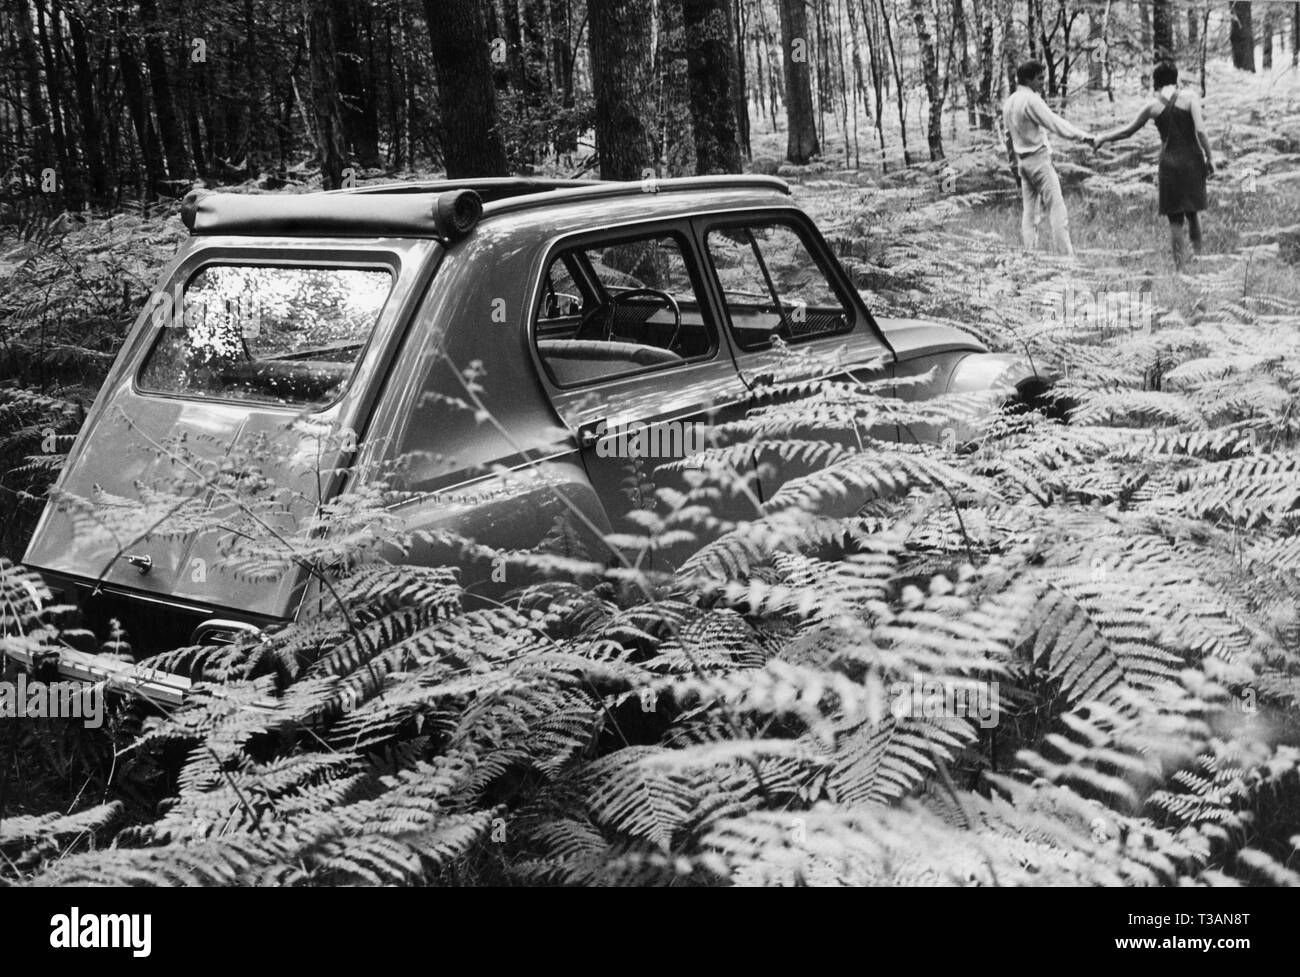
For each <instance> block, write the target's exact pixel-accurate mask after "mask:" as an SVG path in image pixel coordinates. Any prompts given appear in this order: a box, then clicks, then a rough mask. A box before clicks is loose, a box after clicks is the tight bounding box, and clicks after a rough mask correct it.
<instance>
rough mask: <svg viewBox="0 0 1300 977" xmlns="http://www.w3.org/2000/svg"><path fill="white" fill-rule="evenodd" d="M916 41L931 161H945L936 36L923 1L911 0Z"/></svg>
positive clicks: (941, 95) (942, 99) (942, 95)
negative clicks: (927, 113)
mask: <svg viewBox="0 0 1300 977" xmlns="http://www.w3.org/2000/svg"><path fill="white" fill-rule="evenodd" d="M909 4H910V6H911V9H912V23H913V25H914V26H915V27H916V39H917V42H918V43H919V44H920V46H921V69H922V71H923V72H924V77H925V94H926V97H927V99H928V100H929V102H930V119H929V125H928V126H927V128H926V141H927V142H928V143H929V147H930V159H931V160H940V159H943V102H944V92H943V85H942V83H941V81H940V79H939V58H938V55H937V54H936V53H935V49H934V35H933V34H931V33H930V25H929V24H927V23H926V20H925V4H924V2H923V0H909Z"/></svg>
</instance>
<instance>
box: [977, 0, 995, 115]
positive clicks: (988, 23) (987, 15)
mask: <svg viewBox="0 0 1300 977" xmlns="http://www.w3.org/2000/svg"><path fill="white" fill-rule="evenodd" d="M992 2H993V0H973V3H974V7H975V20H976V21H977V22H978V23H979V25H980V103H979V123H980V128H981V129H983V130H985V131H986V132H991V131H992V130H993V120H994V118H995V115H996V113H995V112H994V109H993V73H994V70H995V68H996V67H997V57H996V54H995V51H994V37H993V28H994V24H993V10H992Z"/></svg>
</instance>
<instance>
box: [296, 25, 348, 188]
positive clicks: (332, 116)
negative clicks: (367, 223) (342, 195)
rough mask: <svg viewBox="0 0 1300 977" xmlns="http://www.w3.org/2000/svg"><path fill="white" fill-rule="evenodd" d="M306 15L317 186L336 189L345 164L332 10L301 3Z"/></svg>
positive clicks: (341, 177)
mask: <svg viewBox="0 0 1300 977" xmlns="http://www.w3.org/2000/svg"><path fill="white" fill-rule="evenodd" d="M304 3H305V5H306V12H307V71H308V75H309V77H310V78H311V118H312V128H313V130H314V133H315V136H316V150H317V152H318V153H319V154H320V178H321V185H322V186H324V187H325V189H326V190H337V189H339V187H341V186H342V185H343V168H344V166H345V165H346V162H347V156H346V147H345V145H344V132H343V106H342V102H341V99H340V97H339V80H338V57H337V52H336V50H335V47H334V36H335V35H334V24H333V20H334V18H333V10H332V8H331V7H330V6H329V5H327V4H322V3H316V2H314V0H304Z"/></svg>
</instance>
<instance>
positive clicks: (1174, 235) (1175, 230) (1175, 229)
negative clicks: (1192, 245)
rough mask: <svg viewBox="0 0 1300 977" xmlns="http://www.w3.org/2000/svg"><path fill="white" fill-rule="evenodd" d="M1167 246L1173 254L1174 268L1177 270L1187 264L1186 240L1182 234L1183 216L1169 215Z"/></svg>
mask: <svg viewBox="0 0 1300 977" xmlns="http://www.w3.org/2000/svg"><path fill="white" fill-rule="evenodd" d="M1169 246H1170V247H1171V248H1172V249H1173V253H1174V267H1175V268H1178V269H1179V270H1181V269H1182V267H1183V266H1184V265H1185V264H1187V238H1186V236H1185V235H1184V234H1183V215H1182V214H1170V215H1169Z"/></svg>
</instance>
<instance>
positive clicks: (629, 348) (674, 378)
mask: <svg viewBox="0 0 1300 977" xmlns="http://www.w3.org/2000/svg"><path fill="white" fill-rule="evenodd" d="M536 293H537V297H536V301H535V302H534V312H533V319H532V324H531V325H532V338H533V350H534V355H535V357H536V361H537V366H538V372H539V375H540V376H541V378H542V382H543V385H544V386H545V388H546V391H547V393H548V395H549V396H550V398H551V402H552V404H553V405H554V407H555V410H556V412H557V414H558V415H559V417H560V418H561V420H562V421H563V423H564V424H565V425H566V426H567V427H568V428H569V430H570V431H571V432H572V434H573V436H574V438H575V440H576V442H577V444H578V447H579V449H580V451H581V457H582V461H583V464H584V466H585V467H586V470H587V474H588V477H589V478H590V480H591V483H592V486H593V487H594V488H595V490H596V492H597V494H598V495H599V496H600V498H601V500H602V501H603V503H604V505H605V510H606V512H607V514H608V515H609V519H610V524H611V526H612V527H613V530H614V533H615V534H616V535H620V534H629V535H632V536H636V535H642V534H643V533H644V532H645V530H646V519H645V515H646V514H648V513H657V514H658V515H659V516H660V517H664V518H668V517H670V515H671V514H672V513H673V512H674V511H676V512H677V513H678V517H679V520H678V522H677V523H676V525H677V526H678V528H682V529H686V530H687V532H689V533H691V534H692V535H693V536H694V539H689V538H687V537H685V536H682V535H681V534H674V536H673V541H671V542H669V541H667V540H665V541H663V542H662V543H661V544H660V545H658V546H656V547H654V548H652V549H651V548H640V550H639V551H638V547H636V546H631V547H629V553H630V554H631V556H632V559H633V561H636V562H639V565H640V566H641V568H642V569H650V568H653V569H656V570H668V569H671V568H673V567H675V566H676V565H678V564H679V563H680V561H681V560H682V559H684V558H685V556H687V555H688V554H689V553H690V552H692V551H693V550H694V548H695V547H696V546H697V545H698V544H699V542H700V541H702V540H703V539H705V538H707V537H708V536H710V535H713V534H715V533H716V531H717V530H718V528H719V527H718V526H717V525H713V526H712V528H711V529H706V528H705V527H704V526H703V525H697V524H696V523H695V522H684V521H681V519H680V517H681V515H682V514H683V512H684V511H685V510H684V509H683V508H682V507H680V506H675V505H674V504H673V503H672V502H670V501H668V500H667V499H666V498H665V497H664V495H662V494H661V493H660V491H659V490H663V489H674V490H676V491H678V492H686V491H687V490H688V489H689V488H690V487H691V484H692V483H693V482H695V481H697V480H698V479H699V478H700V475H699V474H698V471H699V469H698V468H691V467H688V468H686V469H685V470H672V471H670V470H667V469H665V468H663V467H662V466H663V465H665V464H666V463H669V462H675V461H676V462H680V461H686V463H687V465H688V466H689V465H690V462H689V456H691V455H693V454H695V453H697V452H698V451H699V450H701V449H702V448H703V447H704V446H705V443H706V431H707V428H708V426H709V425H710V424H713V423H721V422H724V421H728V420H732V419H735V418H737V417H739V416H742V414H743V412H744V410H745V403H746V400H747V398H748V388H747V387H746V385H745V384H744V383H742V382H741V380H740V377H739V376H738V374H737V372H736V367H735V362H734V359H733V355H732V351H731V349H730V347H729V346H728V344H727V340H726V338H725V336H724V335H723V333H722V330H721V328H720V327H719V323H718V321H717V320H718V312H717V310H716V308H715V307H714V306H713V304H712V302H711V301H710V298H709V293H708V291H707V289H706V288H705V275H704V270H703V267H702V265H701V263H700V260H699V254H698V252H697V250H696V247H695V244H694V242H693V240H692V236H691V234H690V228H689V225H688V224H687V223H686V222H684V221H680V222H667V223H663V222H661V223H655V224H646V225H638V226H635V227H623V228H620V229H616V230H611V231H602V232H598V233H594V234H592V233H588V234H583V235H578V236H574V237H570V238H567V239H563V240H561V241H558V242H556V243H555V244H553V245H552V247H551V248H550V250H549V251H548V252H547V254H546V255H545V258H544V260H543V262H542V271H541V275H540V280H539V282H538V284H537V288H536ZM752 476H753V470H752V468H750V467H747V468H746V470H745V471H743V472H735V473H734V476H733V475H732V474H730V473H729V474H727V475H724V476H723V477H722V478H721V480H720V481H721V482H724V483H726V485H727V488H726V490H724V489H723V488H722V487H721V486H720V485H719V486H717V487H715V489H714V491H713V494H712V495H711V496H710V499H709V510H710V511H711V512H712V513H713V515H714V516H722V517H723V518H724V519H739V518H749V517H752V516H753V515H754V514H755V513H756V511H757V505H758V502H759V499H758V497H757V495H756V493H755V492H754V488H753V478H752ZM676 501H680V499H677V500H676ZM624 542H631V541H630V540H624Z"/></svg>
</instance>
